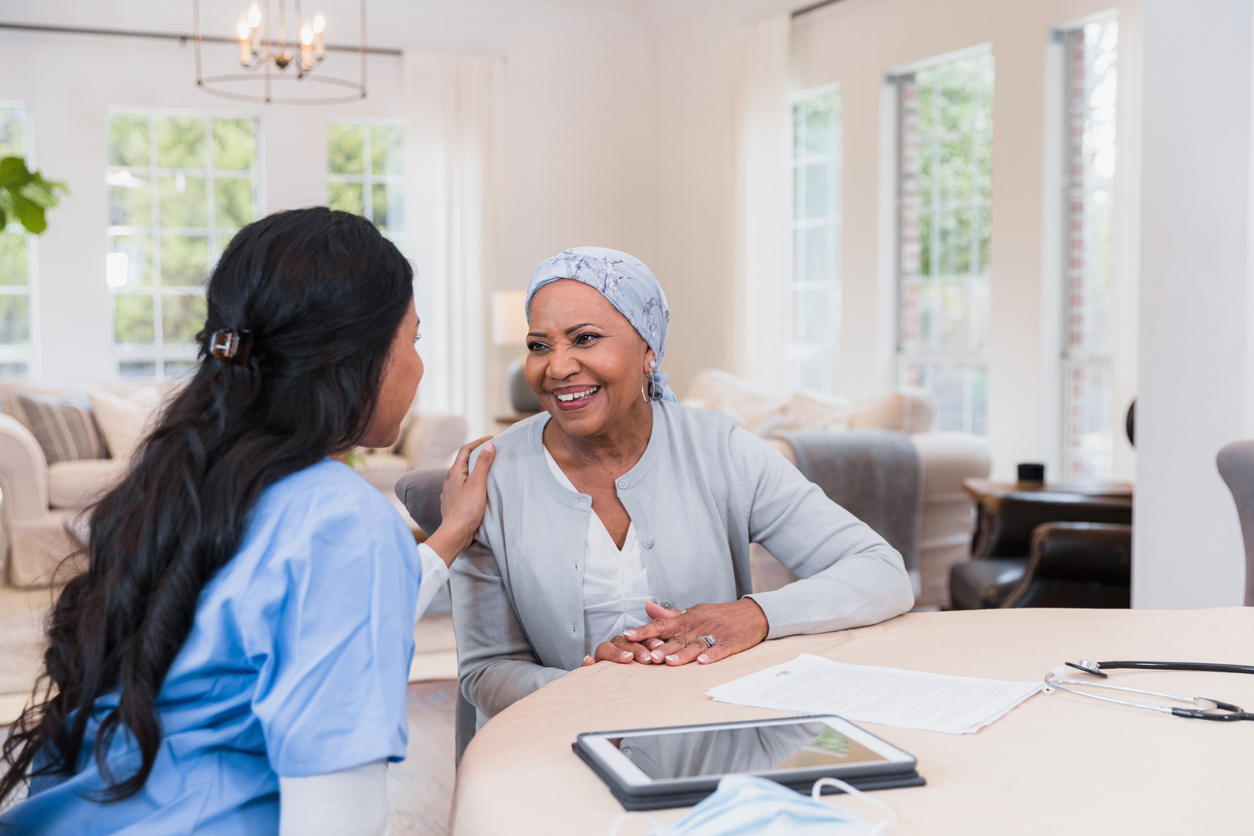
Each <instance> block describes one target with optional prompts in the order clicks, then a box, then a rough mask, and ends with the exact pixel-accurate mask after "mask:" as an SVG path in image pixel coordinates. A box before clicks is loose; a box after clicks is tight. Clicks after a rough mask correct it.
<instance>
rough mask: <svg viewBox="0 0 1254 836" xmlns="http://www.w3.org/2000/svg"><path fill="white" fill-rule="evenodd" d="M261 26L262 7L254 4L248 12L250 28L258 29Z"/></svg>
mask: <svg viewBox="0 0 1254 836" xmlns="http://www.w3.org/2000/svg"><path fill="white" fill-rule="evenodd" d="M260 25H261V7H260V6H258V5H257V4H256V3H253V4H252V7H251V8H249V10H248V26H249V28H251V29H256V28H257V27H258V26H260Z"/></svg>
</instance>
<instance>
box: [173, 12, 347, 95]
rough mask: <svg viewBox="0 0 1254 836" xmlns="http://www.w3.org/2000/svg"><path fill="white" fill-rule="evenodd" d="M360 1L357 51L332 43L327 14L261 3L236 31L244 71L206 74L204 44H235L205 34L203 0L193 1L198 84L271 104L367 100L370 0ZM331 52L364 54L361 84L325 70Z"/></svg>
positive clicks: (210, 90)
mask: <svg viewBox="0 0 1254 836" xmlns="http://www.w3.org/2000/svg"><path fill="white" fill-rule="evenodd" d="M359 2H360V5H361V46H360V47H358V48H353V47H342V46H331V45H329V44H327V43H326V42H325V41H324V36H325V34H326V29H327V21H326V18H325V17H323V15H322V14H321V13H318V14H315V15H314V16H313V17H312V18H306V17H305V16H304V15H303V14H302V13H301V8H300V0H273V2H272V0H255V2H253V3H252V5H251V6H249V7H248V8H247V9H246V10H245V12H244V14H243V15H242V16H241V17H240V20H239V24H238V25H237V26H236V34H237V36H238V41H239V55H238V60H239V67H240V69H237V70H235V71H234V72H225V71H224V72H213V73H210V74H206V73H205V72H204V71H203V67H204V63H202V55H201V44H202V41H203V42H205V43H221V42H225V41H229V40H230V39H227V38H221V37H211V36H208V35H205V36H202V35H201V29H200V0H192V5H193V7H194V12H195V16H196V29H195V36H194V37H195V41H196V85H197V86H198V87H200V88H201V89H203V90H204V91H205V92H206V93H211V94H212V95H215V96H221V97H223V98H227V99H235V100H236V101H244V102H264V103H266V104H345V103H349V102H356V101H360V100H362V99H364V98H366V53H367V48H366V0H359ZM272 7H273V8H272ZM329 51H337V52H345V53H350V54H351V53H354V52H356V53H358V54H359V56H360V60H361V69H360V71H359V75H358V79H357V80H356V81H353V80H349V79H345V78H337V77H335V76H332V75H329V74H328V73H327V72H326V71H325V70H324V69H323V66H322V65H323V59H324V58H325V57H326V53H327V52H329ZM206 59H207V56H206ZM232 63H234V61H233V60H232ZM223 69H225V67H224V68H223Z"/></svg>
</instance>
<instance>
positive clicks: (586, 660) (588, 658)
mask: <svg viewBox="0 0 1254 836" xmlns="http://www.w3.org/2000/svg"><path fill="white" fill-rule="evenodd" d="M583 660H584V661H585V662H591V661H592V657H591V656H585V657H583Z"/></svg>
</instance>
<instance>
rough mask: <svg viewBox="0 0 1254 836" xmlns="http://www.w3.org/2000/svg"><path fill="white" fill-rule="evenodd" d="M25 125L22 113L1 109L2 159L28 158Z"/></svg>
mask: <svg viewBox="0 0 1254 836" xmlns="http://www.w3.org/2000/svg"><path fill="white" fill-rule="evenodd" d="M25 133H26V132H25V124H24V120H23V119H22V111H21V110H19V109H18V108H15V107H0V157H24V156H26V135H25Z"/></svg>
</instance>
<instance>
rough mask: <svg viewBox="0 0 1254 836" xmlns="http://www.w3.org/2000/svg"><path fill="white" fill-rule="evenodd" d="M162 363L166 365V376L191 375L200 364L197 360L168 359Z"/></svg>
mask: <svg viewBox="0 0 1254 836" xmlns="http://www.w3.org/2000/svg"><path fill="white" fill-rule="evenodd" d="M162 365H163V366H164V367H165V376H166V377H167V378H170V377H187V376H190V375H192V374H193V373H195V371H196V367H197V366H199V365H200V364H199V363H198V362H196V361H195V360H166V361H165V362H164V363H163V364H162Z"/></svg>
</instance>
